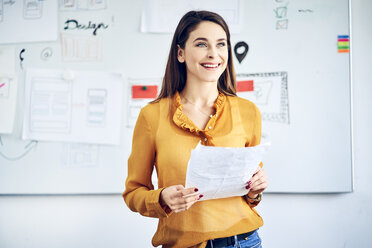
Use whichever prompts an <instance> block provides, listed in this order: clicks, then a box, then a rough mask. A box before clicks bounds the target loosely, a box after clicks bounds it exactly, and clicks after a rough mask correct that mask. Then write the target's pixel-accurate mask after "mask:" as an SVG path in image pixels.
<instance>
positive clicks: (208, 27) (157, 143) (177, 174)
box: [123, 11, 268, 248]
mask: <svg viewBox="0 0 372 248" xmlns="http://www.w3.org/2000/svg"><path fill="white" fill-rule="evenodd" d="M260 140H261V115H260V112H259V110H258V108H257V107H256V106H255V105H254V104H253V103H252V102H250V101H248V100H244V99H242V98H239V97H237V96H236V82H235V73H234V67H233V62H232V52H231V43H230V32H229V29H228V27H227V25H226V23H225V21H224V20H223V19H222V17H221V16H219V15H217V14H215V13H212V12H208V11H190V12H188V13H187V14H186V15H185V16H183V18H182V19H181V20H180V22H179V24H178V26H177V28H176V31H175V33H174V37H173V41H172V45H171V49H170V53H169V58H168V62H167V67H166V70H165V75H164V78H163V85H162V90H161V92H160V94H159V96H158V98H157V99H156V100H155V101H153V102H152V103H150V104H148V105H147V106H145V107H144V108H143V109H142V110H141V112H140V115H139V117H138V120H137V123H136V127H135V129H134V134H133V145H132V153H131V155H130V157H129V160H128V178H127V180H126V189H125V191H124V193H123V197H124V200H125V202H126V204H127V205H128V207H129V208H130V209H131V210H132V211H136V212H139V213H140V214H142V215H144V216H150V217H157V218H159V224H158V230H157V232H156V233H155V236H154V237H153V240H152V244H153V245H154V246H159V245H162V247H231V245H235V247H242V248H243V247H261V239H260V237H259V236H258V234H257V229H258V228H259V227H260V226H262V225H263V221H262V218H261V217H260V216H259V215H258V213H257V212H256V210H255V209H254V207H255V206H257V204H258V203H259V202H260V200H261V193H262V192H263V191H264V190H265V189H266V187H267V185H268V183H267V177H266V173H265V171H264V170H263V169H262V168H261V167H262V164H261V165H260V166H259V165H257V171H256V173H255V174H254V176H253V177H252V178H247V186H246V188H247V194H246V195H245V196H243V197H229V198H223V199H215V200H206V201H199V200H200V199H201V198H202V197H203V195H202V194H198V193H197V192H198V189H197V188H185V187H184V183H185V175H186V169H187V164H188V160H189V159H190V154H191V150H192V149H194V148H195V147H196V145H197V144H198V143H199V142H201V143H202V144H203V145H206V146H224V147H244V146H255V145H258V144H259V143H260ZM226 166H229V165H228V164H227V165H226ZM154 168H156V171H157V175H158V189H154V186H153V184H152V182H151V175H152V172H153V169H154Z"/></svg>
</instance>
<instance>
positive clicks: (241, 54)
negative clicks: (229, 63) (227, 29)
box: [234, 41, 249, 64]
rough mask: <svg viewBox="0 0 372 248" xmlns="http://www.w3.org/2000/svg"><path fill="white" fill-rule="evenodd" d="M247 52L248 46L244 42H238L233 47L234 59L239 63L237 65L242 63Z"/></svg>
mask: <svg viewBox="0 0 372 248" xmlns="http://www.w3.org/2000/svg"><path fill="white" fill-rule="evenodd" d="M241 48H244V50H243V51H242V49H241ZM248 50H249V46H248V44H247V43H245V42H244V41H239V42H238V43H236V45H235V46H234V53H235V56H236V58H237V59H238V61H239V64H240V63H241V62H242V61H243V59H244V58H245V56H246V55H247V53H248Z"/></svg>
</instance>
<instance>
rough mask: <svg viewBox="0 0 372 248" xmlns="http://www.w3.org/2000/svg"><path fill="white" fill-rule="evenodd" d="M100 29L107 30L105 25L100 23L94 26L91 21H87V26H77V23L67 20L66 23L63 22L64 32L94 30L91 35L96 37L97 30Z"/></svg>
mask: <svg viewBox="0 0 372 248" xmlns="http://www.w3.org/2000/svg"><path fill="white" fill-rule="evenodd" d="M100 28H103V29H107V28H108V25H105V24H104V23H103V22H101V23H99V24H95V23H92V22H91V21H89V23H88V25H85V24H79V22H78V21H77V20H74V19H68V20H67V21H65V27H64V30H74V29H79V30H81V29H83V30H88V29H94V30H93V35H97V30H98V29H100Z"/></svg>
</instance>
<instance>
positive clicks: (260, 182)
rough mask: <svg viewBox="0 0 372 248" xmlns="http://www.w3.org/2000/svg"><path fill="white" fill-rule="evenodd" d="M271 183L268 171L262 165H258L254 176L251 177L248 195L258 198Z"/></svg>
mask: <svg viewBox="0 0 372 248" xmlns="http://www.w3.org/2000/svg"><path fill="white" fill-rule="evenodd" d="M268 185H269V183H268V180H267V176H266V172H265V170H264V169H263V168H261V166H258V168H257V170H256V172H255V173H254V174H253V176H252V178H251V179H249V181H248V183H247V187H246V189H249V192H248V197H250V198H256V197H257V195H258V194H260V193H262V192H263V191H264V190H265V189H266V188H267V186H268Z"/></svg>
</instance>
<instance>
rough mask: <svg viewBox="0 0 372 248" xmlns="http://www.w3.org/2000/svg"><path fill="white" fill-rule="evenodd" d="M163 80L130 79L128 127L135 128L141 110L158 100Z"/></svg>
mask: <svg viewBox="0 0 372 248" xmlns="http://www.w3.org/2000/svg"><path fill="white" fill-rule="evenodd" d="M161 82H162V79H161V78H128V85H129V88H128V93H129V94H128V104H127V107H128V109H127V111H126V114H127V127H130V128H131V127H134V125H135V124H136V120H137V117H138V115H139V112H140V111H141V108H143V107H145V106H146V104H148V103H149V102H151V101H153V100H155V99H156V97H157V96H158V93H159V92H158V91H159V88H160V85H161Z"/></svg>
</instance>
